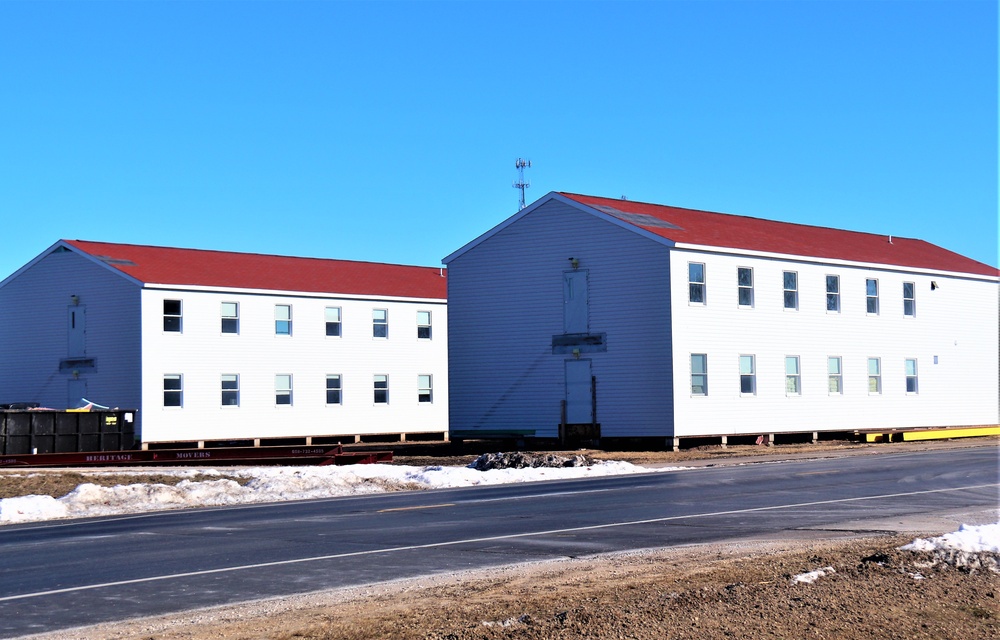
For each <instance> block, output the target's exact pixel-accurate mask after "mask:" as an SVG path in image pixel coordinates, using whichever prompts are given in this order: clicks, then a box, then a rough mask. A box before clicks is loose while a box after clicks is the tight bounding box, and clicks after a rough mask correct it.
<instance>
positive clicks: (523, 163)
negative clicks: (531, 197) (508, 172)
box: [514, 158, 531, 211]
mask: <svg viewBox="0 0 1000 640" xmlns="http://www.w3.org/2000/svg"><path fill="white" fill-rule="evenodd" d="M514 167H515V168H517V180H516V181H515V182H514V188H515V189H518V190H520V191H521V199H520V202H519V203H518V205H519V206H518V207H517V210H518V211H520V210H521V209H523V208H524V207H525V206H527V205H525V204H524V190H525V189H527V188H528V187H530V186H531V181H530V180H527V181H526V180H525V179H524V169H525V168H526V167H527V168H529V169H530V168H531V160H525V159H523V158H518V159H517V162H515V163H514Z"/></svg>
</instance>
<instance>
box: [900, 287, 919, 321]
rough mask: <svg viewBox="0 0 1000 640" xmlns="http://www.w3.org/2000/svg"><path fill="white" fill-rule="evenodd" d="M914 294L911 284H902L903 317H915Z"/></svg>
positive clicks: (915, 303)
mask: <svg viewBox="0 0 1000 640" xmlns="http://www.w3.org/2000/svg"><path fill="white" fill-rule="evenodd" d="M915 296H916V293H915V292H914V288H913V283H912V282H904V283H903V315H904V316H915V315H917V300H916V297H915Z"/></svg>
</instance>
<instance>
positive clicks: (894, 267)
mask: <svg viewBox="0 0 1000 640" xmlns="http://www.w3.org/2000/svg"><path fill="white" fill-rule="evenodd" d="M674 249H675V250H678V251H691V252H694V253H715V254H722V255H732V256H748V257H753V258H762V259H765V260H784V261H786V262H797V263H800V264H803V263H804V264H817V265H830V266H837V267H852V268H857V269H874V270H878V271H894V272H897V273H913V274H920V275H929V276H942V277H951V278H963V279H966V280H981V281H983V282H1000V277H997V276H986V275H980V274H977V273H965V272H963V271H942V270H939V269H925V268H923V267H907V266H905V265H898V264H887V263H884V262H857V261H853V260H840V259H837V258H820V257H817V256H799V255H794V254H790V253H773V252H769V251H752V250H749V249H734V248H731V247H713V246H710V245H699V244H688V243H677V244H675V245H674Z"/></svg>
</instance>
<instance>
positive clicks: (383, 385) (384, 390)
mask: <svg viewBox="0 0 1000 640" xmlns="http://www.w3.org/2000/svg"><path fill="white" fill-rule="evenodd" d="M374 382H375V404H388V403H389V376H383V375H376V376H375V378H374Z"/></svg>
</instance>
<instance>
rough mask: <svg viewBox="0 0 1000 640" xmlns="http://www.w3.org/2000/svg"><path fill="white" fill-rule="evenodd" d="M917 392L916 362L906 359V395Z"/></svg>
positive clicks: (914, 359) (912, 359)
mask: <svg viewBox="0 0 1000 640" xmlns="http://www.w3.org/2000/svg"><path fill="white" fill-rule="evenodd" d="M916 392H917V360H916V358H907V359H906V393H916Z"/></svg>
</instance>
